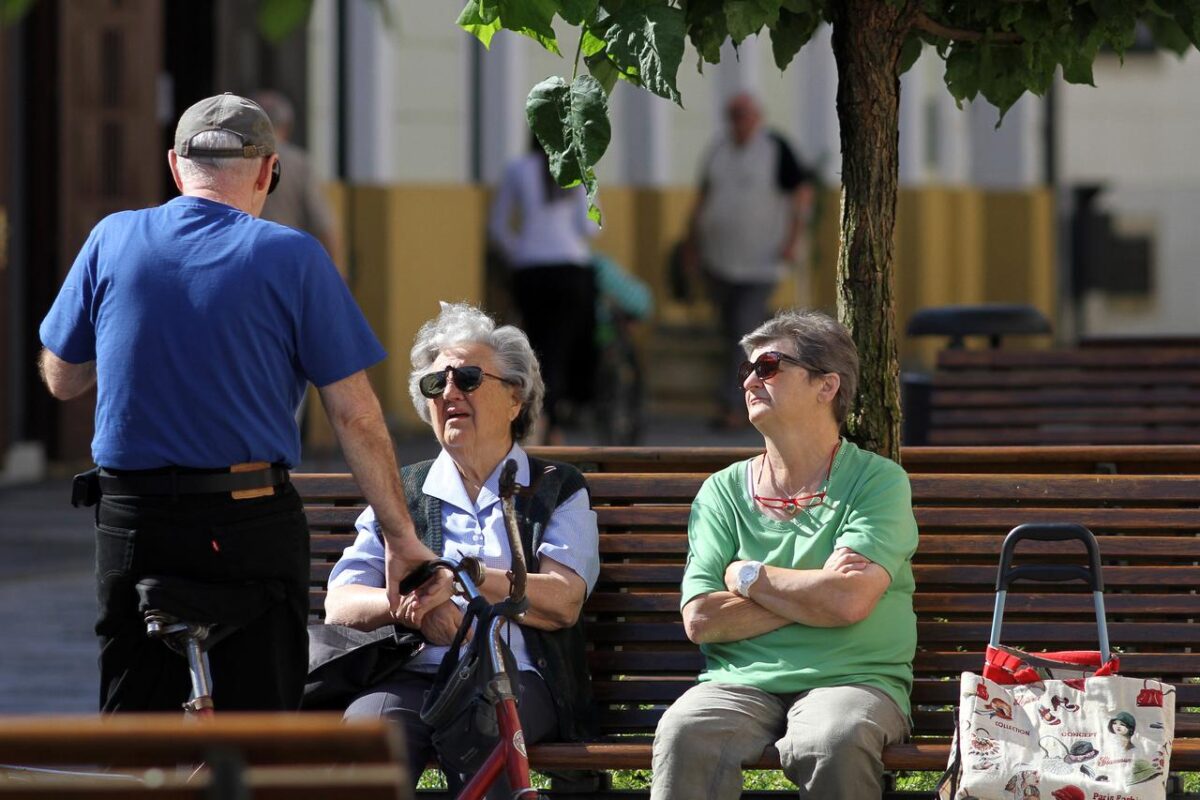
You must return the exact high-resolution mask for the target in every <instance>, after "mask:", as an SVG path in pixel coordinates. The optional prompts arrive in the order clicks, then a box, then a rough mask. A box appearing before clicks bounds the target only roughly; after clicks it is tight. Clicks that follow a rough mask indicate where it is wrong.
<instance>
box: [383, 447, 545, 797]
mask: <svg viewBox="0 0 1200 800" xmlns="http://www.w3.org/2000/svg"><path fill="white" fill-rule="evenodd" d="M516 472H517V465H516V462H515V461H512V460H511V459H510V460H509V461H508V462H507V463H506V464H505V465H504V469H503V470H501V474H500V500H501V507H502V508H503V510H504V523H505V524H504V527H505V531H506V532H507V534H508V543H509V551H510V553H511V554H512V568H511V570H510V572H509V576H510V578H511V584H510V589H509V599H508V601H507V602H505V603H503V604H502V605H503V606H504V607H505V610H504V611H501V612H500V613H497V614H495V615H494V616H491V617H490V620H489V622H488V629H487V632H486V635H487V642H488V663H489V666H490V668H491V675H492V680H491V682H490V683H491V688H492V689H493V691H494V692H495V696H496V698H497V700H496V703H495V708H496V721H497V722H498V724H499V728H500V741H499V742H497V743H496V746H495V747H494V748H492V752H491V753H489V754H488V757H487V759H486V760H485V761H484V763H483V766H482V767H480V768H479V770H478V771H477V772H476V773H475V774H474V775H473V776H472V777H471V779H470V780H469V781H468V782H467V784H466V785H465V786H464V787H463V788H462V790H461V791H460V792H459V794H458V797H457V798H456V800H484V797H486V795H487V792H488V790H489V789H490V788H492V786H493V785H494V784H495V783H496V781H497V780H498V779H499V778H500V775H501V772H503V773H504V774H505V775H506V776H507V777H508V783H509V786H510V787H511V789H512V795H511V797H512V798H513V800H518V799H519V800H537V798H538V797H539V796H540V795H539V794H538V791H537V790H536V789H534V788H533V787H532V785H531V781H530V779H529V755H528V753H527V751H526V750H525V734H524V731H523V730H522V728H521V719H520V717H519V716H517V696H516V692H515V691H514V686H513V677H512V676H510V675H509V673H508V669H507V667H506V664H507V663H508V659H506V658H505V648H506V645H505V644H504V640H503V637H502V631H503V629H504V623H506V622H515V621H516V620H517V619H519V617H520V614H521V613H523V609H524V608H526V607H527V605H526V604H525V583H526V568H525V553H524V548H523V547H522V545H521V538H520V535H519V533H518V527H517V514H516V505H515V498H516V495H517V494H518V492H520V491H525V492H529V491H531V489H532V487H528V488H526V489H524V490H522V489H521V488H520V487H518V486H517V484H516ZM535 482H536V479H535ZM437 567H447V568H449V569H450V570H451V571H452V572H453V573H454V575H455V577H456V578H457V580H458V583H459V585H460V586H461V587H462V589H463V593H464V594H466V596H467V597H468V598H471V599H474V598H476V597H479V596H480V593H479V589H478V586H477V585H476V584H477V583H480V582H482V579H483V572H482V565H481V564H479V563H478V561H476V560H475V559H473V558H464V559H462V560H461V561H455V560H453V559H448V558H439V559H435V560H433V561H430V562H427V563H426V564H424V565H423V566H422V567H420V568H418V569H417V570H416V571H415V572H414V574H413V575H410V576H409V577H408V578H406V579H405V581H403V582H402V583H401V586H400V591H401V592H402V593H403V592H406V591H410V590H411V588H415V586H416V585H419V583H421V582H424V580H425V578H426V577H427V576H428V575H429V574H432V572H433V570H434V569H436V568H437ZM406 584H409V585H408V586H406ZM480 633H481V631H479V630H476V631H475V635H476V636H478V635H480Z"/></svg>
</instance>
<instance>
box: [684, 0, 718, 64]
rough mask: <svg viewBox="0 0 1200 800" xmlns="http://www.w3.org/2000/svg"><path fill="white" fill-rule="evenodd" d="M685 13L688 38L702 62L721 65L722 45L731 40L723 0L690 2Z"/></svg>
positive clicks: (691, 0)
mask: <svg viewBox="0 0 1200 800" xmlns="http://www.w3.org/2000/svg"><path fill="white" fill-rule="evenodd" d="M685 13H686V17H685V19H686V23H687V31H688V38H690V39H691V40H692V46H693V47H695V48H696V52H697V53H699V54H700V59H701V61H702V62H704V61H707V62H708V63H709V64H720V63H721V45H723V44H724V43H725V40H726V39H728V38H729V28H728V27H726V25H725V9H724V7H723V5H722V0H689V2H688V4H687V11H686V12H685ZM697 68H699V65H697Z"/></svg>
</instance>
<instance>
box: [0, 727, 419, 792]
mask: <svg viewBox="0 0 1200 800" xmlns="http://www.w3.org/2000/svg"><path fill="white" fill-rule="evenodd" d="M200 764H203V765H204V766H203V767H202V768H201V769H200V770H199V771H198V772H196V766H197V765H200ZM14 765H19V766H14ZM37 768H44V769H42V770H38V769H37ZM193 773H195V774H193ZM249 797H253V798H255V800H298V799H299V800H325V798H330V797H350V798H355V800H359V798H372V799H373V800H408V798H411V797H412V792H411V790H410V789H409V779H408V769H407V766H406V765H405V763H404V748H403V744H402V737H401V736H400V733H399V731H398V730H397V729H396V728H395V727H394V726H392V725H390V724H388V723H386V722H384V721H383V720H368V721H356V722H353V723H346V722H343V721H342V719H341V716H340V715H338V714H316V713H313V714H262V713H258V714H246V713H233V712H229V713H219V714H217V715H215V716H214V717H213V718H212V719H210V720H203V721H200V720H187V719H184V718H183V716H182V714H179V715H176V714H114V715H108V716H104V717H100V716H61V717H46V716H41V717H0V798H5V799H6V800H7V799H8V798H55V800H74V799H75V798H110V799H111V800H118V799H119V800H125V799H126V798H129V799H131V800H132V799H133V798H147V799H148V800H149V799H150V798H153V800H165V799H166V798H189V799H190V798H195V799H196V800H200V799H201V798H229V799H231V800H235V799H236V798H249Z"/></svg>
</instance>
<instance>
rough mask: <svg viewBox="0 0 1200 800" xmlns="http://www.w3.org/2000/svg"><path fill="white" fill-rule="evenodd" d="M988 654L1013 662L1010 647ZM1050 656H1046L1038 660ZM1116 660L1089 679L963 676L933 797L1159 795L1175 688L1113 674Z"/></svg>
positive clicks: (1078, 799)
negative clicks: (951, 742)
mask: <svg viewBox="0 0 1200 800" xmlns="http://www.w3.org/2000/svg"><path fill="white" fill-rule="evenodd" d="M994 653H995V654H996V655H997V656H998V657H1001V658H1003V659H1004V660H1005V661H1007V662H1008V663H1009V664H1012V662H1013V660H1014V659H1016V658H1017V656H1015V655H1014V651H1011V650H1007V649H1005V650H997V649H995V648H991V647H989V648H988V662H989V665H991V663H992V657H993V654H994ZM1056 655H1058V654H1046V655H1045V656H1044V657H1042V658H1039V659H1037V662H1039V663H1041V662H1044V661H1050V660H1053V657H1054V656H1056ZM1072 655H1074V654H1072ZM1029 658H1033V657H1029ZM1116 666H1117V661H1116V659H1112V660H1110V661H1107V662H1105V663H1104V664H1102V665H1101V666H1100V667H1098V668H1097V669H1096V672H1095V673H1094V674H1092V675H1091V676H1090V677H1077V678H1066V679H1062V680H1059V679H1052V678H1040V679H1039V680H1037V681H1035V682H1028V683H1023V682H1018V683H1007V684H1005V683H998V682H996V681H994V680H989V679H988V677H987V672H988V671H987V670H985V673H984V675H976V674H974V673H970V672H964V673H963V675H962V680H961V684H960V688H961V695H962V698H961V702H960V703H959V708H958V725H957V727H956V730H955V743H954V747H953V748H952V752H951V755H950V765H949V768H948V769H947V772H946V774H945V775H944V776H943V777H942V781H941V783H940V784H939V787H938V790H939V791H938V797H939V798H941V800H967V799H968V798H975V800H1025V798H1034V797H1040V798H1043V800H1050V798H1053V800H1100V799H1101V798H1102V799H1103V800H1155V799H1157V800H1161V798H1164V797H1165V796H1166V781H1167V772H1168V769H1169V761H1170V756H1171V741H1172V739H1173V738H1174V735H1175V724H1174V723H1175V690H1174V688H1173V687H1171V686H1168V685H1166V684H1161V683H1158V682H1157V681H1142V680H1135V679H1133V678H1123V677H1120V676H1118V675H1116V674H1114V673H1115V670H1116ZM1044 669H1045V668H1044V667H1040V666H1039V667H1038V668H1037V671H1041V670H1044ZM1148 693H1152V695H1148ZM1158 693H1161V697H1162V704H1161V705H1158V704H1156V703H1154V702H1150V703H1146V702H1140V703H1139V699H1141V700H1143V701H1145V700H1146V699H1147V697H1148V696H1150V697H1152V699H1153V700H1157V699H1158V696H1159V695H1158ZM1139 695H1140V696H1141V697H1139Z"/></svg>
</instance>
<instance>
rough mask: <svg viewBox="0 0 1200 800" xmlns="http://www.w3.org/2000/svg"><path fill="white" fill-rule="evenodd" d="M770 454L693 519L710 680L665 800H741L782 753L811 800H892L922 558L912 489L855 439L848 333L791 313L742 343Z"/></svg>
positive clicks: (688, 614)
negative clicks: (888, 765) (886, 753)
mask: <svg viewBox="0 0 1200 800" xmlns="http://www.w3.org/2000/svg"><path fill="white" fill-rule="evenodd" d="M741 346H742V348H743V350H745V352H746V355H747V356H748V357H749V360H747V361H745V362H743V363H742V365H741V369H740V370H739V371H738V377H737V380H738V383H739V384H740V386H741V389H742V393H743V397H744V399H745V403H746V411H747V414H748V416H749V418H750V422H751V424H753V425H754V427H756V428H757V429H758V430H759V432H760V433H762V435H763V440H764V444H765V449H764V452H763V453H762V454H761V455H758V456H755V457H753V458H751V459H748V460H746V461H741V462H738V463H736V464H733V465H731V466H729V467H727V468H726V469H724V470H721V471H720V472H718V473H716V474H714V475H713V476H712V477H710V478H709V479H708V480H707V481H705V483H704V485H703V486H702V487H701V488H700V491H699V493H698V494H697V496H696V500H695V503H694V504H693V505H692V513H691V517H690V519H689V521H688V561H687V567H686V568H685V570H684V575H683V583H682V591H681V597H680V602H681V608H682V611H683V623H684V629H685V631H686V632H687V635H688V638H690V639H691V640H692V641H694V642H696V643H697V644H699V645H700V650H701V652H703V654H704V657H705V669H704V671H703V672H702V673H701V675H700V681H701V682H700V684H699V685H697V686H694V687H692V688H691V689H689V690H688V691H687V692H685V693H684V695H683V696H682V697H681V698H680V699H679V700H677V701H676V702H675V704H674V705H672V706H671V707H670V708H669V709H667V712H666V713H665V714H664V715H663V717H662V719H661V720H660V722H659V725H658V731H657V732H656V734H655V739H654V774H653V784H652V788H651V793H650V796H651V798H653V800H667V798H679V799H680V800H684V799H685V798H686V799H687V800H690V799H691V798H694V797H708V798H713V799H714V800H720V799H721V798H730V799H731V800H732V798H736V797H738V796H740V794H741V790H742V773H741V764H743V763H750V762H753V761H756V760H758V758H759V757H760V756H761V754H762V751H763V748H764V747H766V746H767V745H775V746H776V748H777V749H778V750H779V760H780V763H781V765H782V767H783V771H784V774H786V775H787V776H788V778H789V779H791V780H792V781H793V782H795V783H796V784H797V786H799V787H800V797H802V798H828V797H837V798H843V799H844V800H866V798H878V797H879V795H880V792H881V791H882V781H881V775H882V772H883V761H882V758H881V754H882V752H883V748H884V746H885V745H888V744H891V743H894V742H898V741H900V740H901V739H903V738H904V736H905V735H906V733H907V730H908V714H909V699H908V695H909V690H910V689H911V688H912V659H913V654H914V652H915V649H916V617H915V615H914V614H913V607H912V594H913V575H912V568H911V565H910V561H911V558H912V555H913V553H914V552H915V550H916V547H917V526H916V522H915V521H914V519H913V513H912V493H911V490H910V488H909V483H908V476H907V475H906V474H905V472H904V470H903V469H901V468H900V466H899V465H898V464H896V463H895V462H893V461H889V460H888V459H886V458H883V457H881V456H878V455H875V454H874V453H868V452H866V451H864V450H860V449H859V448H858V447H856V446H855V445H854V444H853V443H852V442H849V441H847V440H845V439H844V438H842V436H841V426H842V423H843V422H844V421H845V419H846V416H847V414H849V412H850V408H851V405H852V403H853V401H854V392H855V389H856V387H857V384H858V354H857V352H856V350H855V347H854V342H853V340H852V339H851V338H850V334H849V332H848V331H847V330H846V329H845V327H843V326H842V325H841V324H839V323H838V322H837V321H835V320H833V319H831V318H830V317H828V316H826V315H825V314H821V313H819V312H815V311H784V312H782V313H780V314H779V315H778V316H776V317H775V318H774V319H772V320H770V321H768V322H766V323H764V324H763V325H761V326H760V327H759V328H757V329H756V330H755V331H753V332H752V333H750V334H749V335H747V336H745V337H743V338H742V340H741Z"/></svg>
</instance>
